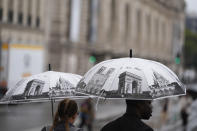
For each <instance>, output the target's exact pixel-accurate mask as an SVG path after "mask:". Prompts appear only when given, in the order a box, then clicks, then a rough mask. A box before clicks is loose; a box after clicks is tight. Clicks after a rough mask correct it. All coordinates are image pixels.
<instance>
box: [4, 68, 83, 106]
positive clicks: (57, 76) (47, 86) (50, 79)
mask: <svg viewBox="0 0 197 131" xmlns="http://www.w3.org/2000/svg"><path fill="white" fill-rule="evenodd" d="M81 78H82V77H81V76H80V75H76V74H71V73H62V72H54V71H47V72H44V73H40V74H36V75H32V76H30V77H26V78H23V79H22V80H20V81H19V82H18V83H17V84H16V85H15V87H13V88H10V89H9V90H8V92H7V93H6V95H5V96H4V98H3V99H2V102H4V103H5V102H7V103H20V102H28V103H29V102H42V101H49V100H51V99H62V98H67V97H77V96H76V94H75V87H76V85H77V83H78V82H79V80H80V79H81Z"/></svg>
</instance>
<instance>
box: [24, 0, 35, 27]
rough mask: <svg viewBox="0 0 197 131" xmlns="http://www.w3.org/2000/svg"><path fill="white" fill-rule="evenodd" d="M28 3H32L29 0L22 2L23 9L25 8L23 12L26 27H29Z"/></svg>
mask: <svg viewBox="0 0 197 131" xmlns="http://www.w3.org/2000/svg"><path fill="white" fill-rule="evenodd" d="M32 1H33V0H32ZM28 2H30V1H28V0H23V1H22V3H23V7H22V8H23V10H22V12H23V25H25V26H26V25H27V16H28V14H27V12H28Z"/></svg>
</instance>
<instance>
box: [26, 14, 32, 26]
mask: <svg viewBox="0 0 197 131" xmlns="http://www.w3.org/2000/svg"><path fill="white" fill-rule="evenodd" d="M31 20H32V19H31V15H28V17H27V25H28V26H31Z"/></svg>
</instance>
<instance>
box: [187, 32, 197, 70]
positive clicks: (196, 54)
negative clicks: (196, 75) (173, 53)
mask: <svg viewBox="0 0 197 131" xmlns="http://www.w3.org/2000/svg"><path fill="white" fill-rule="evenodd" d="M184 60H185V62H184V66H185V67H194V68H195V69H197V34H196V33H193V32H191V31H190V30H188V29H186V31H185V44H184Z"/></svg>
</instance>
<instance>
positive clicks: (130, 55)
mask: <svg viewBox="0 0 197 131" xmlns="http://www.w3.org/2000/svg"><path fill="white" fill-rule="evenodd" d="M129 57H130V58H132V57H133V56H132V49H130V54H129Z"/></svg>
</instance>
